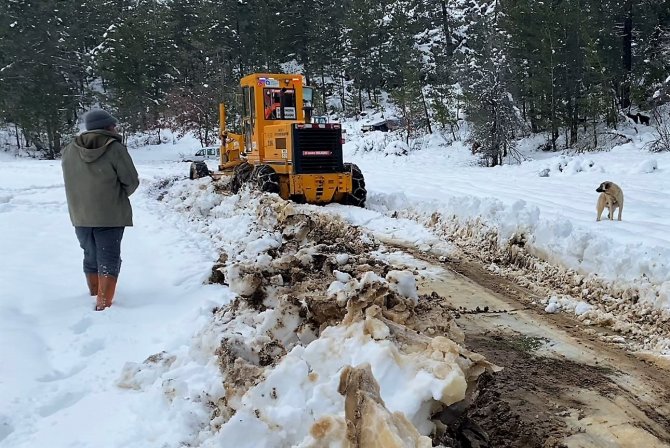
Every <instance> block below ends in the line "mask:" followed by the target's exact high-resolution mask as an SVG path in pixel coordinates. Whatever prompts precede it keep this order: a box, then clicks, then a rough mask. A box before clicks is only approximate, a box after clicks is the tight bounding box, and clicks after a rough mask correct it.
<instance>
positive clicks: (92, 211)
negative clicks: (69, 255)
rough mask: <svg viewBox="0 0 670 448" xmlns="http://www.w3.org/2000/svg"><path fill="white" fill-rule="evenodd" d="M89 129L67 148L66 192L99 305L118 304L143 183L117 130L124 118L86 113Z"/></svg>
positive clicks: (91, 289) (98, 308)
mask: <svg viewBox="0 0 670 448" xmlns="http://www.w3.org/2000/svg"><path fill="white" fill-rule="evenodd" d="M84 123H85V126H86V132H83V133H82V134H80V135H78V136H77V137H76V138H75V139H74V141H73V142H71V143H70V144H69V145H67V146H66V147H65V149H64V150H63V158H62V168H63V179H64V181H65V195H66V197H67V206H68V210H69V212H70V220H71V221H72V225H73V226H74V230H75V233H76V235H77V239H79V244H80V246H81V248H82V249H83V250H84V274H85V276H86V282H87V284H88V288H89V292H90V294H91V296H97V300H96V304H95V309H96V311H102V310H104V309H105V308H107V307H110V306H111V305H112V300H113V299H114V292H115V290H116V281H117V278H118V276H119V271H120V269H121V239H122V238H123V231H124V230H125V228H126V227H129V226H132V225H133V211H132V208H131V206H130V200H129V199H128V197H129V196H130V195H131V194H133V192H134V191H135V190H136V189H137V187H138V186H139V183H140V182H139V178H138V176H137V170H136V169H135V165H134V164H133V160H132V159H131V157H130V154H128V149H127V148H126V146H125V145H124V144H123V143H121V141H122V139H121V136H120V135H119V134H118V133H117V132H116V124H117V123H118V120H117V119H116V118H114V117H113V116H112V115H110V114H109V113H108V112H106V111H104V110H102V109H96V110H92V111H90V112H88V113H87V114H86V115H85V116H84Z"/></svg>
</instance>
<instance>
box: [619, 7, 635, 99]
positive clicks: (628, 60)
mask: <svg viewBox="0 0 670 448" xmlns="http://www.w3.org/2000/svg"><path fill="white" fill-rule="evenodd" d="M625 9H626V18H625V19H624V21H623V69H624V76H625V79H624V80H623V84H622V85H621V98H620V105H621V108H622V109H626V108H627V107H629V106H630V104H631V103H630V81H631V79H630V78H631V73H632V71H633V51H632V47H633V0H626V6H625Z"/></svg>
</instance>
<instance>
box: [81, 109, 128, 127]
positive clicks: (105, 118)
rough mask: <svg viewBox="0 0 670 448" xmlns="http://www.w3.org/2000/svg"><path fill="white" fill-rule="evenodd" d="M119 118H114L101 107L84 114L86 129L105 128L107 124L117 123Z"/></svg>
mask: <svg viewBox="0 0 670 448" xmlns="http://www.w3.org/2000/svg"><path fill="white" fill-rule="evenodd" d="M118 122H119V120H117V119H116V118H114V117H113V116H112V115H111V114H110V113H109V112H107V111H104V110H102V109H94V110H92V111H89V112H88V113H86V115H84V123H85V125H86V130H87V131H92V130H94V129H105V128H106V127H107V126H111V125H113V124H116V123H118Z"/></svg>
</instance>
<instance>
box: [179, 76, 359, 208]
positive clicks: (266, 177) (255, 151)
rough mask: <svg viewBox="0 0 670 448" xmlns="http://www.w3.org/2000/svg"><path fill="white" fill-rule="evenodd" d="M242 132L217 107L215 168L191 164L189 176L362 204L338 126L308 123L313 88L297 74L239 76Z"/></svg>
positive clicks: (304, 198)
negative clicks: (228, 124) (230, 126)
mask: <svg viewBox="0 0 670 448" xmlns="http://www.w3.org/2000/svg"><path fill="white" fill-rule="evenodd" d="M240 85H241V87H242V98H243V100H242V129H243V133H242V134H234V133H230V132H228V130H227V128H226V113H225V108H224V105H223V104H221V105H220V106H219V128H220V134H221V157H220V162H219V170H218V171H216V172H210V171H209V170H208V168H207V165H206V164H205V163H204V162H194V163H192V164H191V171H190V177H191V179H195V178H199V177H204V176H212V177H213V178H214V179H218V178H221V177H223V176H226V175H232V176H233V178H232V180H231V188H232V190H233V192H237V191H238V190H239V189H240V188H241V187H242V186H243V185H244V184H245V183H252V185H253V186H255V187H257V188H259V189H260V190H261V191H266V192H270V193H278V194H279V195H280V196H281V197H282V198H284V199H291V200H294V201H296V202H307V203H310V204H328V203H331V202H339V203H342V204H349V205H356V206H359V207H363V206H364V205H365V199H366V194H367V192H366V190H365V180H364V179H363V174H362V173H361V171H360V169H359V168H358V167H357V166H356V165H354V164H351V163H344V162H343V158H342V127H341V125H340V124H338V123H311V121H312V120H311V118H312V117H311V115H312V88H311V87H306V86H303V77H302V75H287V74H252V75H249V76H245V77H244V78H242V80H241V82H240Z"/></svg>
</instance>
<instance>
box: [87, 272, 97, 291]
mask: <svg viewBox="0 0 670 448" xmlns="http://www.w3.org/2000/svg"><path fill="white" fill-rule="evenodd" d="M86 284H87V285H88V292H89V293H90V294H91V295H92V296H97V295H98V273H97V272H96V273H95V274H86Z"/></svg>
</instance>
